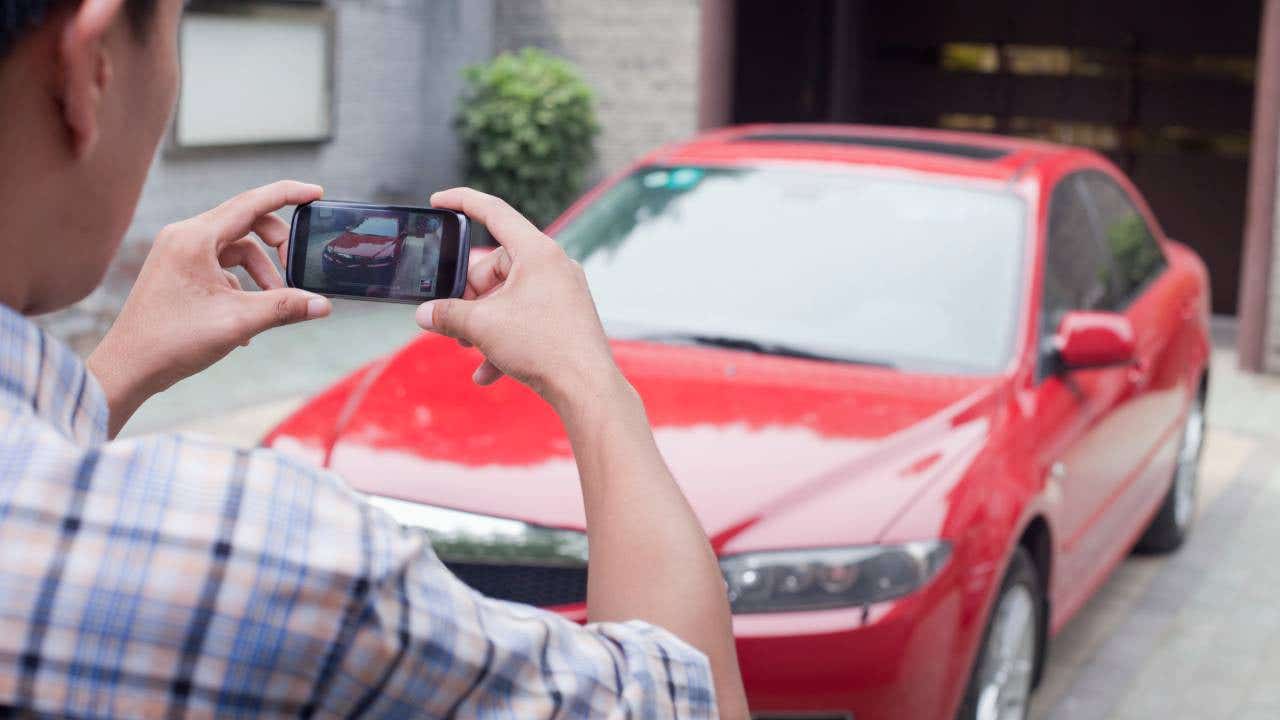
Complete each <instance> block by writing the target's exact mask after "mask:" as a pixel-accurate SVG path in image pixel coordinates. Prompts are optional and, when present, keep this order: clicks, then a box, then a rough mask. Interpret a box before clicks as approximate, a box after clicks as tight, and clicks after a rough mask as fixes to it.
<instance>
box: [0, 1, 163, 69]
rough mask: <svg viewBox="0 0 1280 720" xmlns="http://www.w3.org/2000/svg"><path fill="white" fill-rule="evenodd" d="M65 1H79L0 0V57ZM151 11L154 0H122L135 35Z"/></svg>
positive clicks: (142, 30)
mask: <svg viewBox="0 0 1280 720" xmlns="http://www.w3.org/2000/svg"><path fill="white" fill-rule="evenodd" d="M68 3H79V0H0V59H3V58H4V56H5V55H6V54H7V53H8V52H9V50H10V48H12V47H13V46H14V45H16V44H17V42H18V40H20V39H21V38H22V36H23V34H25V33H27V32H30V31H31V30H34V29H36V28H38V27H40V25H41V24H43V23H44V21H45V20H46V19H48V17H49V14H50V13H52V12H53V11H54V10H56V9H57V8H58V7H59V6H60V5H65V4H68ZM155 10H156V0H125V15H126V16H128V18H129V25H130V27H131V28H132V30H133V33H134V35H135V36H136V37H138V38H142V37H143V36H144V35H145V34H146V31H147V28H148V27H150V26H151V18H152V16H153V15H154V14H155Z"/></svg>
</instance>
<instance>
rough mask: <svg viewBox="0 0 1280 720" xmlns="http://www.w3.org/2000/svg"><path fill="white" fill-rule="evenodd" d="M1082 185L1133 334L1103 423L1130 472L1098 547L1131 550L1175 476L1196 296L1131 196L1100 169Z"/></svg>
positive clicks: (1114, 293)
mask: <svg viewBox="0 0 1280 720" xmlns="http://www.w3.org/2000/svg"><path fill="white" fill-rule="evenodd" d="M1079 182H1080V187H1081V190H1082V191H1083V193H1084V194H1085V197H1086V199H1087V201H1088V206H1089V208H1090V209H1091V214H1092V219H1093V223H1094V226H1095V232H1096V233H1097V235H1098V237H1099V239H1100V240H1101V241H1102V244H1103V246H1104V247H1105V248H1106V249H1107V252H1108V254H1109V255H1110V258H1111V264H1112V267H1113V269H1114V272H1113V273H1112V275H1111V284H1110V288H1109V300H1108V301H1107V303H1106V304H1107V305H1108V306H1109V307H1110V308H1111V309H1114V310H1116V311H1117V312H1122V313H1124V314H1125V316H1126V317H1128V318H1129V322H1130V323H1131V324H1132V325H1133V330H1134V339H1135V351H1136V352H1135V364H1134V365H1133V366H1132V367H1131V368H1128V370H1127V372H1128V378H1127V380H1128V385H1129V387H1128V389H1127V392H1126V393H1125V395H1124V397H1123V402H1120V403H1118V404H1117V405H1116V406H1115V407H1114V408H1113V409H1112V410H1111V411H1110V413H1111V414H1110V416H1109V417H1107V418H1105V420H1104V423H1103V424H1104V425H1105V427H1107V428H1108V431H1109V432H1111V433H1113V434H1114V435H1115V436H1116V437H1117V438H1121V439H1122V441H1119V442H1116V443H1115V444H1114V447H1113V451H1112V453H1113V454H1112V457H1113V462H1115V463H1116V465H1117V466H1118V467H1120V468H1123V469H1124V470H1125V473H1124V474H1123V475H1122V476H1121V477H1120V478H1119V480H1120V483H1121V485H1119V486H1117V487H1114V488H1109V489H1108V495H1109V496H1110V497H1111V498H1113V501H1112V506H1110V507H1108V508H1106V510H1105V516H1104V517H1103V518H1101V519H1100V528H1099V535H1100V536H1101V537H1100V539H1099V542H1101V543H1104V544H1106V545H1108V546H1117V545H1127V543H1128V542H1129V541H1130V540H1131V539H1132V536H1133V534H1134V533H1135V532H1137V531H1138V530H1140V529H1141V528H1140V527H1136V526H1139V525H1140V524H1141V523H1142V522H1143V521H1144V519H1145V515H1146V514H1147V512H1144V511H1149V510H1150V508H1151V507H1153V506H1154V505H1155V504H1156V503H1158V502H1159V500H1160V498H1161V497H1163V495H1164V493H1165V491H1166V490H1167V488H1168V483H1169V480H1170V477H1171V473H1172V468H1173V462H1174V457H1173V455H1174V451H1175V448H1176V444H1177V441H1178V440H1179V437H1178V433H1177V432H1176V431H1177V430H1178V428H1179V427H1180V424H1179V422H1178V420H1179V417H1180V415H1181V412H1182V409H1183V404H1184V400H1185V396H1186V387H1185V385H1186V383H1185V378H1186V377H1187V370H1186V367H1185V365H1186V354H1185V353H1181V352H1179V351H1178V348H1177V346H1176V344H1175V342H1176V340H1177V338H1178V337H1179V335H1180V331H1181V329H1182V326H1183V323H1184V316H1185V312H1184V311H1185V308H1186V306H1187V304H1188V302H1189V301H1190V300H1191V299H1192V298H1190V297H1187V293H1186V292H1185V291H1186V289H1187V287H1188V286H1187V285H1186V284H1185V283H1177V282H1175V281H1174V278H1172V277H1169V275H1168V273H1167V272H1166V271H1167V269H1168V262H1167V261H1166V259H1165V256H1164V251H1163V249H1162V248H1161V247H1160V244H1159V243H1158V242H1157V241H1156V237H1155V232H1154V231H1153V230H1152V227H1151V225H1150V223H1149V222H1148V219H1147V218H1146V216H1145V215H1144V214H1143V212H1142V211H1141V210H1140V209H1139V204H1138V202H1137V201H1136V199H1135V197H1134V196H1133V195H1132V194H1131V192H1130V190H1129V189H1127V188H1125V187H1124V186H1122V185H1121V184H1120V183H1119V182H1118V181H1117V180H1116V179H1114V178H1113V177H1112V176H1111V175H1109V174H1107V173H1105V172H1102V171H1099V170H1094V171H1088V172H1085V173H1082V174H1081V175H1080V176H1079ZM1130 486H1132V487H1130ZM1125 549H1127V547H1126V548H1125Z"/></svg>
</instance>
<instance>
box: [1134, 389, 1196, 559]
mask: <svg viewBox="0 0 1280 720" xmlns="http://www.w3.org/2000/svg"><path fill="white" fill-rule="evenodd" d="M1204 430H1205V420H1204V392H1203V391H1201V392H1200V393H1198V394H1197V395H1196V398H1195V399H1194V400H1192V401H1191V407H1190V408H1189V409H1188V410H1187V418H1186V420H1185V421H1184V423H1183V427H1182V438H1181V440H1180V441H1179V444H1178V460H1177V463H1175V465H1174V468H1173V477H1172V478H1170V480H1169V492H1168V494H1166V495H1165V497H1164V502H1163V503H1162V504H1161V505H1160V510H1159V511H1158V512H1156V516H1155V517H1154V518H1152V519H1151V524H1150V525H1148V526H1147V529H1146V531H1145V532H1143V534H1142V537H1141V538H1140V539H1139V540H1138V544H1137V545H1136V546H1135V547H1134V549H1135V550H1137V551H1138V552H1140V553H1170V552H1173V551H1174V550H1177V549H1178V548H1179V547H1181V546H1182V543H1183V542H1185V541H1186V539H1187V536H1188V535H1190V534H1191V526H1192V525H1193V524H1194V523H1195V516H1196V497H1197V496H1198V494H1199V486H1200V452H1201V450H1202V449H1203V448H1204Z"/></svg>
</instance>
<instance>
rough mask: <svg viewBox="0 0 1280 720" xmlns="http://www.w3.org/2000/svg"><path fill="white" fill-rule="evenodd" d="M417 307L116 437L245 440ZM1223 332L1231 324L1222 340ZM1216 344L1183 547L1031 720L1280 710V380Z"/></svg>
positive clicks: (1109, 618)
mask: <svg viewBox="0 0 1280 720" xmlns="http://www.w3.org/2000/svg"><path fill="white" fill-rule="evenodd" d="M418 332H419V330H418V329H417V327H416V326H415V325H414V324H413V306H409V305H396V304H382V303H363V302H350V301H338V302H336V303H335V307H334V313H333V315H332V316H331V317H330V318H329V319H327V320H324V321H320V322H315V323H308V324H304V325H301V326H295V327H289V328H281V329H278V330H275V331H272V332H269V333H267V334H266V335H263V336H261V337H259V338H257V339H255V340H254V341H253V345H252V346H251V347H250V348H248V349H241V350H237V351H236V352H234V353H232V355H230V356H229V357H228V358H226V359H225V360H223V361H222V362H220V363H218V364H217V365H215V366H214V367H213V368H211V369H210V370H209V371H207V372H206V373H204V374H202V375H200V376H198V377H196V378H192V379H190V380H187V381H185V382H182V383H180V384H178V385H177V386H175V387H174V388H173V389H171V390H170V391H169V392H167V393H165V394H164V395H161V396H159V397H157V398H154V399H152V400H151V401H150V402H149V403H148V404H147V405H146V406H144V407H143V408H142V410H141V411H140V412H139V413H138V414H137V415H136V416H135V417H134V418H133V420H132V421H130V423H129V424H128V425H127V426H126V428H125V431H124V434H126V435H131V434H139V433H145V432H151V431H157V430H167V429H172V428H180V429H184V430H192V431H199V432H205V433H208V434H210V435H214V436H217V437H220V438H222V439H224V440H226V441H228V442H232V443H237V444H242V445H253V444H255V443H256V442H257V440H258V439H259V438H260V437H261V436H262V434H263V433H264V432H265V431H266V430H267V429H268V428H270V427H271V426H272V425H274V424H275V423H276V422H277V421H279V420H280V419H281V418H283V417H284V416H285V415H287V414H288V413H289V412H291V411H292V410H294V409H295V408H297V407H298V406H299V404H301V403H302V401H303V400H304V399H305V398H306V397H308V396H309V395H310V394H312V393H314V392H316V391H317V390H320V389H321V388H323V387H325V386H327V385H328V384H329V383H331V382H332V381H334V380H336V379H337V378H339V377H341V376H342V375H344V374H345V373H347V372H350V371H351V370H354V369H355V368H357V367H359V366H360V365H362V364H364V363H365V362H367V361H369V360H372V359H374V358H376V357H379V356H381V355H383V354H385V353H387V352H390V351H391V350H393V349H395V348H397V347H399V346H401V345H403V344H404V343H405V342H408V341H409V340H410V339H411V338H413V337H414V336H415V335H416V334H417V333H418ZM1227 334H1228V335H1229V332H1228V333H1227ZM1229 347H1230V337H1224V338H1223V346H1222V348H1221V349H1218V350H1216V351H1215V353H1214V358H1213V374H1212V381H1211V382H1212V384H1211V389H1210V394H1209V424H1210V432H1209V434H1208V438H1207V444H1206V447H1205V456H1204V461H1203V462H1204V464H1203V466H1202V473H1203V475H1202V488H1201V495H1200V508H1199V516H1198V518H1197V525H1196V527H1195V530H1194V532H1193V534H1192V537H1191V540H1190V541H1189V542H1188V543H1187V545H1186V546H1185V547H1183V548H1182V550H1181V551H1179V552H1178V553H1176V554H1174V555H1172V556H1168V557H1155V556H1145V557H1144V556H1134V557H1131V558H1130V559H1128V560H1126V561H1125V562H1124V563H1123V564H1122V565H1121V566H1120V567H1119V568H1118V569H1117V570H1116V572H1115V574H1114V575H1113V576H1112V577H1111V579H1110V580H1109V581H1108V582H1107V583H1106V584H1105V585H1104V586H1103V587H1102V589H1101V590H1100V591H1099V592H1098V594H1097V595H1096V596H1095V597H1094V598H1093V600H1092V601H1091V602H1090V603H1089V604H1088V605H1087V606H1085V608H1084V609H1083V610H1082V611H1081V612H1080V614H1079V615H1078V616H1077V617H1076V618H1075V619H1074V620H1073V621H1072V622H1071V624H1069V625H1068V626H1067V627H1066V628H1065V630H1064V631H1063V632H1062V633H1061V634H1060V635H1059V636H1058V637H1057V638H1056V639H1055V640H1054V641H1053V643H1052V646H1051V653H1050V658H1049V665H1048V671H1047V673H1046V675H1045V680H1044V684H1043V685H1042V687H1041V688H1040V690H1039V692H1038V693H1037V697H1036V704H1035V707H1034V709H1033V713H1032V717H1033V718H1036V719H1037V720H1076V719H1079V720H1102V719H1105V718H1112V719H1115V720H1137V719H1139V718H1141V719H1143V720H1147V719H1150V718H1162V719H1164V720H1180V719H1181V718H1187V719H1191V718H1196V719H1215V718H1238V719H1240V720H1254V719H1256V720H1264V719H1266V720H1275V719H1276V718H1280V562H1277V561H1276V555H1277V553H1280V378H1267V377H1259V376H1250V375H1244V374H1241V373H1239V372H1238V371H1237V370H1236V369H1235V358H1234V356H1233V353H1232V352H1231V351H1230V350H1229V349H1228V348H1229Z"/></svg>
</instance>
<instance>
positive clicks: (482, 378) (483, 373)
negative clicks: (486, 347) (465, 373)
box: [471, 360, 503, 385]
mask: <svg viewBox="0 0 1280 720" xmlns="http://www.w3.org/2000/svg"><path fill="white" fill-rule="evenodd" d="M502 374H503V373H502V371H501V370H499V369H498V366H497V365H494V364H493V363H491V362H489V361H488V360H485V361H484V362H482V363H480V367H478V368H476V371H475V372H474V373H472V374H471V380H472V382H474V383H475V384H477V385H492V384H494V383H495V382H497V381H498V380H499V379H500V378H501V377H502Z"/></svg>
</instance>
